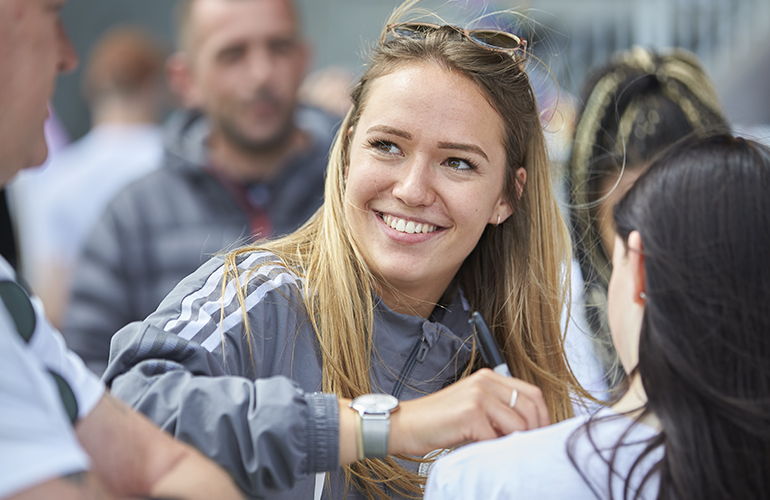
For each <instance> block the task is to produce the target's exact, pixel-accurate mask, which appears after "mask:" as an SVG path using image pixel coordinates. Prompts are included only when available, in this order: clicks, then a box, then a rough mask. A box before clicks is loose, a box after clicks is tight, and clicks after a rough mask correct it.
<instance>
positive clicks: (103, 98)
mask: <svg viewBox="0 0 770 500" xmlns="http://www.w3.org/2000/svg"><path fill="white" fill-rule="evenodd" d="M165 57H166V54H165V51H164V49H163V47H162V45H161V44H160V43H159V42H158V41H156V40H155V39H154V38H153V37H152V36H151V35H150V34H148V33H147V32H145V31H143V30H141V29H139V28H136V27H130V26H120V27H116V28H113V29H111V30H110V31H108V32H107V33H106V34H105V35H103V36H102V37H101V38H100V39H99V40H98V41H97V42H96V45H95V46H94V48H93V50H92V51H91V54H90V55H89V57H88V60H87V64H86V68H85V71H84V77H83V95H84V97H85V99H86V101H87V102H88V103H89V105H90V106H91V107H92V108H98V107H99V106H101V105H109V103H110V102H112V101H120V102H128V103H130V102H135V103H137V104H139V103H141V102H142V101H144V100H153V99H152V98H155V99H154V101H155V103H156V104H157V101H158V98H159V97H160V95H161V93H162V92H161V89H162V86H161V85H162V82H163V64H164V61H165Z"/></svg>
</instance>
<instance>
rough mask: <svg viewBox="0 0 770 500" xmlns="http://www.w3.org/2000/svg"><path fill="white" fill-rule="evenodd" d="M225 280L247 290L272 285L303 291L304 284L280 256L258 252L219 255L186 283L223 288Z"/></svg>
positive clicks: (260, 250)
mask: <svg viewBox="0 0 770 500" xmlns="http://www.w3.org/2000/svg"><path fill="white" fill-rule="evenodd" d="M223 279H224V280H226V281H227V282H228V283H230V282H235V283H236V284H240V286H246V287H247V288H252V287H256V286H260V285H262V284H264V283H268V282H272V283H273V284H274V285H278V284H281V283H291V284H293V285H296V286H297V287H301V286H302V283H303V281H304V280H303V278H302V277H301V275H300V273H299V272H297V270H295V269H292V268H290V267H289V266H287V265H286V263H284V262H283V261H282V260H281V259H280V258H279V257H278V256H277V255H276V254H274V253H273V252H270V251H267V250H262V249H258V248H255V249H248V250H246V249H244V250H238V251H234V252H231V253H227V254H219V255H215V256H214V257H212V258H211V259H209V260H208V261H207V262H205V263H204V264H203V265H201V266H200V267H199V268H198V269H197V270H196V271H195V272H194V273H192V274H191V275H190V276H188V277H187V278H186V279H185V280H183V281H182V283H184V282H185V281H187V282H191V283H193V284H197V285H198V286H200V285H201V284H202V283H217V284H219V285H220V286H221V284H222V280H223Z"/></svg>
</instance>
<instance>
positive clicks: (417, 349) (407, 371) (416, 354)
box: [391, 333, 428, 399]
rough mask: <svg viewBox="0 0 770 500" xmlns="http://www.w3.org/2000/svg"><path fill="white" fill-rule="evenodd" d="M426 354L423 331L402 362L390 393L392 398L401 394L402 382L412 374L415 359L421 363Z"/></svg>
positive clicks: (426, 346)
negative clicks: (404, 361) (402, 364)
mask: <svg viewBox="0 0 770 500" xmlns="http://www.w3.org/2000/svg"><path fill="white" fill-rule="evenodd" d="M427 355H428V341H427V339H426V338H425V333H423V334H422V335H421V336H420V338H419V339H418V340H417V342H415V343H414V346H413V347H412V350H411V352H409V356H408V357H407V358H406V363H404V367H403V368H402V369H401V373H399V374H398V379H397V380H396V385H395V386H394V387H393V392H392V393H391V394H392V395H393V397H394V398H396V399H399V397H400V396H401V392H402V391H403V390H404V384H405V382H406V381H407V380H408V379H409V376H410V375H411V374H412V370H414V365H415V363H416V362H417V361H420V362H421V363H422V362H423V361H425V357H426V356H427Z"/></svg>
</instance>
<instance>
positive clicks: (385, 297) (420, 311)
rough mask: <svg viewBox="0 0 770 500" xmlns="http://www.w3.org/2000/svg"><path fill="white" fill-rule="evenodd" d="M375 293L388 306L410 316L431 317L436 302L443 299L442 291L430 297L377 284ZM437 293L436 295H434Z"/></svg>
mask: <svg viewBox="0 0 770 500" xmlns="http://www.w3.org/2000/svg"><path fill="white" fill-rule="evenodd" d="M374 291H375V293H376V294H377V295H378V296H379V297H380V298H381V299H382V301H383V302H384V303H385V305H386V306H388V307H389V308H390V309H391V310H393V311H395V312H397V313H399V314H406V315H409V316H421V317H423V318H429V317H430V315H431V314H432V313H433V310H434V309H435V308H436V304H437V303H438V302H439V300H440V299H441V297H442V295H443V292H442V293H438V294H436V293H433V294H431V297H430V298H427V297H426V294H424V293H421V294H410V293H408V292H402V291H401V290H396V289H395V288H394V287H393V286H388V285H382V284H379V283H377V284H376V285H375V290H374ZM434 295H435V297H433V296H434Z"/></svg>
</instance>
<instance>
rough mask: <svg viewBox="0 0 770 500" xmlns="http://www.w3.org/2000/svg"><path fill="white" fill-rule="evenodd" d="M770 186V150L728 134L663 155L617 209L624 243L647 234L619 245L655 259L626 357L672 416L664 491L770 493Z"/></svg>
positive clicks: (615, 320) (646, 266) (616, 318)
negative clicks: (633, 353) (631, 353)
mask: <svg viewBox="0 0 770 500" xmlns="http://www.w3.org/2000/svg"><path fill="white" fill-rule="evenodd" d="M768 191H770V149H768V148H767V147H765V146H762V145H760V144H758V143H755V142H752V141H747V140H744V139H741V138H734V137H732V136H731V135H729V134H718V135H713V136H708V137H705V138H697V137H691V138H688V139H686V140H685V141H683V142H681V143H678V144H677V145H676V146H673V147H672V148H671V149H670V150H668V151H666V152H665V153H663V155H662V156H661V157H659V158H658V159H656V160H654V161H653V163H652V164H651V165H650V167H649V169H648V171H647V172H645V173H644V174H643V175H642V176H641V177H640V178H639V180H638V181H637V182H636V183H635V184H634V186H633V188H632V189H631V190H630V191H629V192H628V194H627V195H626V196H625V197H624V198H623V199H621V200H620V201H619V203H618V204H617V206H616V207H615V210H614V221H615V224H616V227H617V233H618V236H619V239H618V241H619V243H618V244H621V243H620V242H622V244H623V245H624V246H627V247H628V246H631V245H628V241H629V235H635V234H636V233H635V232H638V235H639V236H640V237H641V244H640V245H638V246H641V248H639V247H638V246H637V248H635V249H634V248H621V249H619V250H617V249H616V250H615V252H616V253H617V252H618V251H620V252H632V251H636V252H641V255H643V259H644V260H643V271H642V276H643V278H642V281H643V283H644V286H645V294H646V297H645V298H644V300H643V307H644V310H643V315H642V318H641V327H640V326H639V325H636V330H637V331H636V332H635V334H636V335H638V338H639V342H638V364H636V363H635V362H634V361H635V360H631V361H632V362H631V363H628V361H627V360H624V364H627V365H628V366H627V367H626V369H627V370H631V369H636V370H637V371H638V373H639V375H640V376H641V378H642V383H643V385H644V389H645V392H646V394H647V399H648V404H647V406H648V409H649V410H650V411H652V412H653V413H654V414H655V415H656V416H657V418H658V420H659V421H660V423H661V425H662V430H663V435H664V436H665V438H664V439H662V440H659V441H657V443H656V444H664V445H665V456H666V458H665V459H664V460H663V462H662V466H663V472H661V474H660V476H661V488H662V492H666V493H670V492H687V495H686V496H685V498H698V499H700V498H757V497H763V498H764V497H765V496H766V495H765V493H767V492H768V491H769V488H770V480H769V479H768V475H767V473H766V472H767V459H768V450H769V449H770V437H769V436H768V433H767V428H768V420H769V419H770V404H769V403H768V401H770V372H769V371H768V367H767V355H768V353H769V352H770V336H769V335H768V333H767V332H768V331H769V330H770V309H768V307H767V304H768V302H769V301H770V266H768V265H767V262H766V260H767V242H768V237H770V197H768V195H767V193H768ZM615 279H616V276H615V271H614V270H613V277H612V280H613V282H614V280H615ZM614 299H615V296H614V295H612V294H611V295H610V313H611V317H610V319H611V326H612V329H613V332H612V333H613V336H616V335H633V334H634V332H621V331H616V327H617V326H618V325H619V324H621V321H620V319H622V316H623V315H624V314H625V313H626V312H627V309H628V308H627V307H622V304H621V307H620V308H617V307H616V304H614V303H613V300H614ZM639 330H640V331H639ZM703 436H708V437H709V438H708V439H703ZM695 457H697V459H696V458H695ZM725 464H730V465H729V466H725ZM656 470H658V469H656ZM658 471H659V470H658ZM760 492H764V493H760ZM661 496H668V495H661ZM679 496H680V495H677V497H679Z"/></svg>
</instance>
